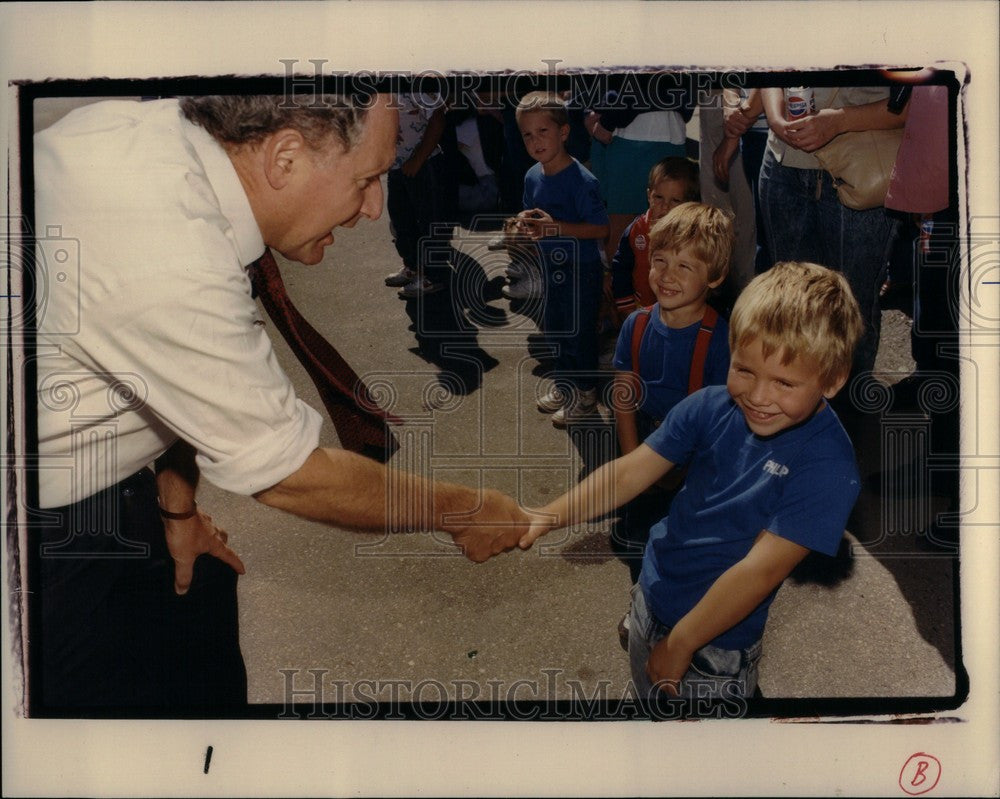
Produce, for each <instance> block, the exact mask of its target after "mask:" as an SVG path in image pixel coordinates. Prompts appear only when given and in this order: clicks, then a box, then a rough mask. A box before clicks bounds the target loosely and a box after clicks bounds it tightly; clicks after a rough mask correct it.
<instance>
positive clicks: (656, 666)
mask: <svg viewBox="0 0 1000 799" xmlns="http://www.w3.org/2000/svg"><path fill="white" fill-rule="evenodd" d="M693 655H694V652H685V651H684V650H683V649H682V648H681V647H680V646H679V645H678V644H677V642H676V641H674V642H673V643H671V636H670V635H668V636H667V637H666V638H662V639H660V641H659V643H657V644H656V646H654V647H653V650H652V651H651V652H650V653H649V660H647V661H646V675H647V676H648V677H649V680H650V682H652V683H653V684H654V685H657V684H659V688H660V690H661V691H664V692H665V693H666V694H667V695H669V696H677V695H678V693H679V692H680V684H681V678H682V677H683V676H684V674H685V672H687V670H688V667H689V666H690V665H691V658H692V656H693Z"/></svg>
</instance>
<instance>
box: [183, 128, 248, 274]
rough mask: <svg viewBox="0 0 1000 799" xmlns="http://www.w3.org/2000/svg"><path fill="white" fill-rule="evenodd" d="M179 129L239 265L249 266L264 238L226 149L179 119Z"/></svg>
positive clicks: (204, 131)
mask: <svg viewBox="0 0 1000 799" xmlns="http://www.w3.org/2000/svg"><path fill="white" fill-rule="evenodd" d="M181 129H182V131H183V132H184V135H185V137H186V138H187V140H188V141H189V142H191V145H192V146H193V147H194V149H195V152H196V153H197V154H198V158H199V159H200V160H201V163H202V166H204V168H205V175H206V176H207V177H208V182H209V183H211V184H212V189H213V190H214V191H215V196H216V197H217V198H218V200H219V210H221V211H222V214H223V216H225V217H226V219H227V220H229V224H230V225H232V228H233V234H234V236H235V237H236V249H237V252H238V253H239V257H240V265H241V266H247V265H249V264H252V263H253V262H254V261H256V260H257V259H258V258H260V256H261V255H263V254H264V238H263V236H261V234H260V228H259V227H257V220H256V219H254V215H253V209H252V208H251V207H250V201H249V200H248V199H247V195H246V192H245V191H244V190H243V184H242V183H240V179H239V176H238V175H237V174H236V169H235V168H234V167H233V162H232V161H230V160H229V156H228V155H227V154H226V151H225V149H223V147H222V145H221V144H219V143H218V142H217V141H216V140H215V139H213V138H212V136H211V134H210V133H208V131H206V130H205V129H204V128H202V127H201V126H199V125H195V124H194V123H192V122H189V121H188V120H187V119H185V118H184V117H183V116H182V117H181Z"/></svg>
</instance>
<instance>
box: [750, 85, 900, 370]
mask: <svg viewBox="0 0 1000 799" xmlns="http://www.w3.org/2000/svg"><path fill="white" fill-rule="evenodd" d="M814 91H815V102H816V109H817V111H816V113H815V114H811V115H809V116H806V117H803V118H800V119H795V120H791V121H789V120H788V119H786V115H785V99H784V91H783V90H782V89H776V88H767V89H763V90H762V91H761V97H762V100H763V103H764V111H765V113H766V114H767V122H768V126H769V127H770V133H769V135H768V141H767V152H766V153H765V154H764V161H763V163H762V164H761V170H760V184H759V196H760V202H761V216H762V217H763V221H764V233H765V236H766V238H767V246H768V249H769V250H770V253H771V257H772V258H773V259H774V260H775V261H811V262H814V263H819V264H823V265H824V266H828V267H830V268H832V269H836V270H838V271H840V272H842V273H843V275H844V277H846V278H847V281H848V283H849V284H850V286H851V290H852V291H853V292H854V297H855V299H856V300H857V301H858V304H859V305H860V306H861V314H862V316H863V317H864V320H865V330H864V335H863V337H862V339H861V342H860V344H859V345H858V348H857V350H856V352H855V356H854V368H853V370H852V372H853V375H858V374H859V373H862V372H865V371H870V370H871V369H872V368H873V366H874V365H875V355H876V352H877V351H878V340H879V330H880V313H881V311H880V308H879V303H878V290H879V287H880V286H881V284H882V277H883V274H884V271H885V263H886V257H887V251H888V247H889V245H890V240H891V236H892V233H893V227H894V222H893V220H892V219H891V218H890V217H889V216H887V215H886V212H885V209H884V208H882V207H878V208H871V209H868V210H865V211H855V210H854V209H852V208H848V207H846V206H845V205H843V204H842V203H841V202H840V200H839V199H838V198H837V190H836V188H835V187H834V184H833V178H832V177H831V176H830V174H829V173H828V172H826V171H825V170H824V169H822V168H821V167H820V165H819V161H817V160H816V157H815V156H814V155H813V153H814V152H815V151H816V150H818V149H819V148H820V147H822V146H823V145H825V144H827V143H828V142H829V141H831V140H832V139H833V138H834V137H836V136H839V135H840V134H842V133H846V132H848V131H863V130H885V129H889V128H899V127H902V126H903V123H904V122H905V111H904V113H903V114H893V113H891V112H890V111H889V110H888V108H887V105H888V97H889V90H888V88H886V87H860V86H850V87H840V88H834V87H822V88H817V89H815V90H814Z"/></svg>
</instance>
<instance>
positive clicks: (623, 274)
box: [611, 221, 635, 309]
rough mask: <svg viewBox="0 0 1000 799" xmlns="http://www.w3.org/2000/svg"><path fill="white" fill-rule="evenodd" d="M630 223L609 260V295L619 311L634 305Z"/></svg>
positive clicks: (633, 267)
mask: <svg viewBox="0 0 1000 799" xmlns="http://www.w3.org/2000/svg"><path fill="white" fill-rule="evenodd" d="M634 224H635V222H634V221H633V222H630V223H629V226H628V227H627V228H625V232H624V233H622V237H621V238H620V239H619V240H618V249H617V250H616V251H615V256H614V258H612V259H611V294H612V296H613V297H614V298H615V305H617V306H619V308H620V309H621V308H622V307H623V306H627V305H634V304H635V286H634V285H632V271H633V270H634V269H635V253H634V252H632V245H631V243H630V242H629V236H630V235H631V233H632V225H634Z"/></svg>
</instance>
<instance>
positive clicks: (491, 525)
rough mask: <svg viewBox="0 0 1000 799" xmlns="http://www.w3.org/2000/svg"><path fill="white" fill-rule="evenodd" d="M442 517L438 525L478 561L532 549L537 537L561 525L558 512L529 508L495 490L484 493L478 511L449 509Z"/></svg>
mask: <svg viewBox="0 0 1000 799" xmlns="http://www.w3.org/2000/svg"><path fill="white" fill-rule="evenodd" d="M440 518H441V522H440V524H439V525H437V526H438V527H439V528H440V529H441V530H443V531H444V532H446V533H449V534H450V535H451V537H452V539H453V540H454V542H455V544H457V545H458V546H459V547H461V549H462V550H463V552H464V554H465V557H467V558H468V559H469V560H471V561H473V562H474V563H482V562H483V561H486V560H489V559H490V558H491V557H493V556H494V555H499V554H500V553H501V552H507V551H509V550H511V549H514V548H515V547H519V548H521V549H528V548H530V547H531V545H532V544H533V543H534V542H535V540H536V539H537V538H539V537H540V536H542V535H545V533H547V532H549V531H550V530H552V529H554V528H555V527H556V526H558V525H557V523H556V522H557V520H556V517H555V516H554V515H552V514H546V513H542V512H529V511H525V510H523V509H522V508H521V507H520V506H519V505H518V504H517V503H516V502H515V501H514V500H513V499H512V498H511V497H509V496H507V495H506V494H503V493H501V492H499V491H495V490H493V489H486V490H484V491H483V492H482V493H481V494H480V499H479V505H478V507H477V508H476V509H475V510H473V511H470V512H463V511H460V510H458V511H452V512H446V513H442V514H441V516H440Z"/></svg>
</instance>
